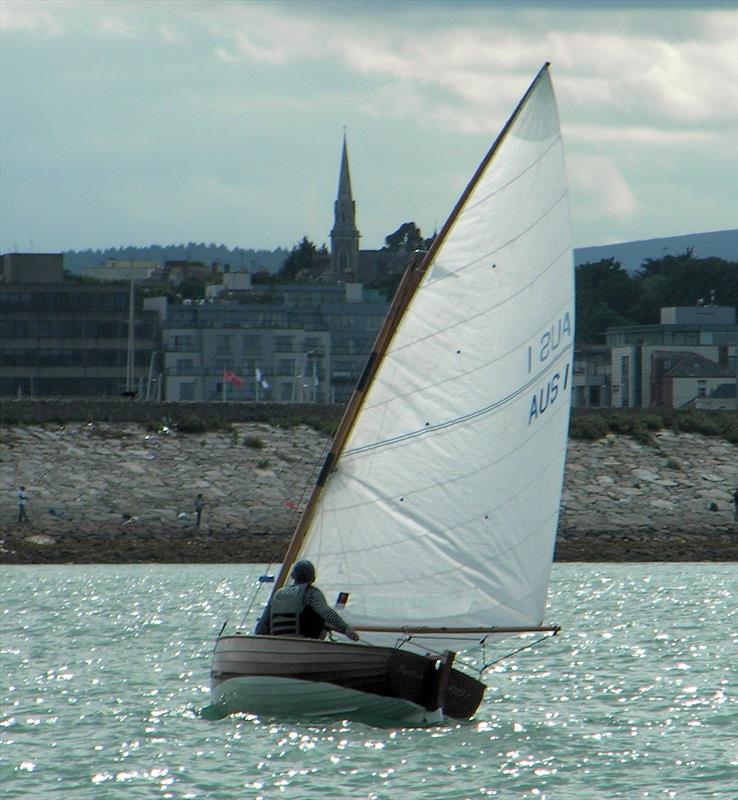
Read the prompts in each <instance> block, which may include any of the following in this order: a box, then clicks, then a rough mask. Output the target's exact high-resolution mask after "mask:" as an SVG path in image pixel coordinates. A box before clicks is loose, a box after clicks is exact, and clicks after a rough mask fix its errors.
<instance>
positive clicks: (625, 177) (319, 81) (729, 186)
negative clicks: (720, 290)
mask: <svg viewBox="0 0 738 800" xmlns="http://www.w3.org/2000/svg"><path fill="white" fill-rule="evenodd" d="M545 61H550V62H551V75H552V79H553V83H554V88H555V91H556V94H557V98H558V104H559V114H560V117H561V125H562V132H563V137H564V146H565V150H566V156H567V173H568V178H569V190H570V205H571V212H572V227H573V239H574V246H576V247H582V246H587V245H597V244H609V243H613V242H622V241H631V240H635V239H649V238H655V237H662V236H672V235H679V234H685V233H695V232H703V231H713V230H722V229H728V228H736V227H738V9H737V7H736V4H735V3H734V2H710V1H709V0H698V1H697V2H606V1H603V0H601V1H600V2H563V1H562V2H556V0H549V2H546V3H540V2H525V0H521V1H520V2H494V1H491V0H488V1H487V2H483V1H482V0H470V1H466V0H448V2H446V1H445V0H404V1H403V0H395V1H394V2H389V0H372V1H371V2H370V1H369V0H271V2H258V1H257V0H253V1H252V0H223V1H221V0H209V2H201V1H200V0H171V1H170V0H145V2H142V1H141V0H130V1H129V0H0V252H9V251H14V250H18V251H28V250H33V251H35V252H59V251H62V250H67V249H75V250H81V249H86V248H105V247H117V246H123V245H128V244H133V245H139V246H146V245H149V244H161V245H166V244H180V243H181V244H184V243H187V242H189V241H193V242H205V243H210V242H214V243H217V244H225V245H227V246H228V247H235V246H238V247H245V248H254V249H267V250H272V249H274V248H277V247H286V248H291V247H292V246H294V245H295V244H296V243H297V242H299V241H300V240H301V239H302V237H303V236H307V237H308V238H309V239H310V240H311V241H313V242H314V243H315V244H317V245H318V246H320V245H321V244H323V243H329V232H330V229H331V227H332V224H333V203H334V200H335V198H336V191H337V187H338V174H339V166H340V154H341V146H342V141H343V136H344V131H345V135H346V137H347V142H348V151H349V161H350V168H351V181H352V188H353V194H354V200H355V201H356V208H357V225H358V228H359V230H360V232H361V235H362V239H361V246H362V247H363V248H368V249H369V248H379V247H381V246H382V245H383V244H384V238H385V236H387V235H388V234H389V233H391V232H392V231H394V230H395V229H397V228H398V227H399V226H400V225H401V224H402V223H403V222H406V221H414V222H415V223H416V224H417V225H418V226H419V227H420V229H421V231H422V233H423V234H424V235H425V236H428V235H430V234H431V233H433V231H434V230H436V229H437V228H440V226H441V225H442V224H443V222H444V220H445V219H446V217H447V216H448V214H449V213H450V211H451V208H452V207H453V205H454V203H455V202H456V199H457V198H458V196H459V195H460V193H461V192H462V190H463V189H464V187H465V185H466V184H467V182H468V181H469V179H470V177H471V175H472V173H473V172H474V170H475V168H476V166H477V164H478V163H479V161H480V160H481V158H482V157H483V156H484V154H485V152H486V151H487V149H488V148H489V146H490V144H491V143H492V141H493V140H494V138H495V136H496V135H497V133H498V132H499V130H500V128H501V127H502V126H503V125H504V123H505V121H506V120H507V118H508V117H509V115H510V114H511V113H512V111H513V109H514V107H515V105H516V104H517V102H518V100H519V98H520V97H521V95H522V94H523V93H524V92H525V90H526V88H527V87H528V85H529V83H530V82H531V80H532V79H533V77H534V76H535V74H536V73H537V71H538V70H539V68H540V67H541V65H542V64H543V63H544V62H545Z"/></svg>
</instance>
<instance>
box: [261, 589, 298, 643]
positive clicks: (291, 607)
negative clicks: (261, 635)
mask: <svg viewBox="0 0 738 800" xmlns="http://www.w3.org/2000/svg"><path fill="white" fill-rule="evenodd" d="M307 588H308V584H306V583H303V584H299V585H297V586H289V587H287V588H286V589H280V590H279V591H278V592H277V593H276V594H275V595H274V597H272V600H271V611H270V615H269V627H270V632H271V634H272V636H299V635H300V614H302V612H303V610H304V608H305V591H306V590H307Z"/></svg>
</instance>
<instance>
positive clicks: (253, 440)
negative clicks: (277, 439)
mask: <svg viewBox="0 0 738 800" xmlns="http://www.w3.org/2000/svg"><path fill="white" fill-rule="evenodd" d="M243 445H244V447H250V448H251V449H252V450H263V449H264V447H265V446H266V445H265V444H264V441H263V440H262V439H260V438H259V437H258V436H246V437H244V440H243Z"/></svg>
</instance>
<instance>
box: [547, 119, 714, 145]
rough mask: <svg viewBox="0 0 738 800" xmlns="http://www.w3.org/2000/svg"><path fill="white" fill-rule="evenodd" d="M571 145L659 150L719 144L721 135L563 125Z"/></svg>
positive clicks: (662, 129)
mask: <svg viewBox="0 0 738 800" xmlns="http://www.w3.org/2000/svg"><path fill="white" fill-rule="evenodd" d="M562 128H563V133H564V138H565V139H566V141H567V142H582V143H585V144H629V143H630V144H645V145H654V146H657V147H662V146H673V145H691V144H705V145H709V144H715V143H717V142H719V141H720V140H721V137H720V135H719V134H718V133H716V132H714V131H708V130H669V129H664V128H652V127H647V126H645V125H644V126H637V125H622V126H621V125H605V124H600V125H587V124H581V125H577V124H574V125H566V124H565V125H563V126H562Z"/></svg>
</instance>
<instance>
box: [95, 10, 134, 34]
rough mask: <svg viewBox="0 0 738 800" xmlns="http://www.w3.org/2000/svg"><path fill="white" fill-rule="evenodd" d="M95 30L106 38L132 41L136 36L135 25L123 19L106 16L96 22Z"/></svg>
mask: <svg viewBox="0 0 738 800" xmlns="http://www.w3.org/2000/svg"><path fill="white" fill-rule="evenodd" d="M95 28H96V29H97V30H98V31H99V32H100V33H102V34H104V35H106V36H115V37H119V38H123V39H132V38H134V36H135V29H134V27H133V25H132V24H131V23H130V22H128V21H127V20H126V19H124V18H123V17H119V16H112V15H109V14H104V15H102V16H100V17H98V18H97V19H96V20H95Z"/></svg>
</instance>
